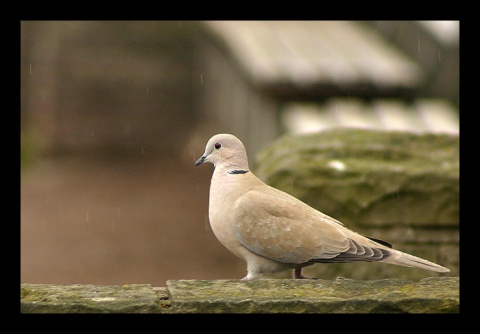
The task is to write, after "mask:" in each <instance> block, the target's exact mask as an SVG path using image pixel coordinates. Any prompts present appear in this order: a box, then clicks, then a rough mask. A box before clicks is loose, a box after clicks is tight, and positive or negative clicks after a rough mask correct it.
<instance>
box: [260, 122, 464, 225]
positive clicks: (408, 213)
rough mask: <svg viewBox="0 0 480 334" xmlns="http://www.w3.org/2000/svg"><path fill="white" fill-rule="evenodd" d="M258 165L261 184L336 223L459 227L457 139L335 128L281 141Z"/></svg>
mask: <svg viewBox="0 0 480 334" xmlns="http://www.w3.org/2000/svg"><path fill="white" fill-rule="evenodd" d="M256 162H257V163H256V166H255V172H256V174H257V176H258V177H260V178H261V179H263V180H264V181H265V182H267V183H268V184H270V185H273V186H275V187H277V188H280V189H282V190H284V191H287V192H289V193H291V194H292V195H294V196H295V197H298V198H300V199H302V200H303V201H305V202H307V203H308V204H310V205H312V206H313V207H316V208H321V209H322V210H323V211H324V212H325V213H327V212H328V214H329V215H333V216H335V217H336V218H337V219H339V220H341V221H348V222H352V223H353V222H354V223H355V224H377V225H378V224H386V223H388V224H402V225H406V224H419V225H432V224H433V225H455V224H458V221H459V137H458V136H451V135H436V134H423V135H417V134H412V133H408V132H391V131H390V132H386V131H371V130H353V129H338V130H331V131H324V132H320V133H316V134H312V135H302V136H300V135H299V136H284V137H281V138H280V139H278V140H276V141H274V142H272V144H270V145H268V146H267V147H265V148H264V149H263V150H262V151H261V152H260V153H259V154H258V155H257V159H256Z"/></svg>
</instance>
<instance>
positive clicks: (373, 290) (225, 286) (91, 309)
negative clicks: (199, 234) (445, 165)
mask: <svg viewBox="0 0 480 334" xmlns="http://www.w3.org/2000/svg"><path fill="white" fill-rule="evenodd" d="M166 285H167V286H166V288H163V287H160V288H156V287H152V286H151V285H149V284H132V285H123V286H94V285H65V286H62V285H50V284H28V283H23V284H22V285H21V312H22V313H458V312H459V300H460V298H459V278H458V277H430V278H426V279H423V280H421V281H418V282H414V281H407V280H396V279H383V280H368V281H359V280H351V279H336V280H334V281H327V280H292V279H264V280H256V281H247V282H244V281H240V280H215V281H203V280H169V281H167V284H166Z"/></svg>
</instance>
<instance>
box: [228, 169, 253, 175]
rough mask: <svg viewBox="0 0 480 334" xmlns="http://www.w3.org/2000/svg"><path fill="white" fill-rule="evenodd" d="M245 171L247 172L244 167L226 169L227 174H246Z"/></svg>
mask: <svg viewBox="0 0 480 334" xmlns="http://www.w3.org/2000/svg"><path fill="white" fill-rule="evenodd" d="M246 173H248V170H244V169H234V170H231V171H228V174H246Z"/></svg>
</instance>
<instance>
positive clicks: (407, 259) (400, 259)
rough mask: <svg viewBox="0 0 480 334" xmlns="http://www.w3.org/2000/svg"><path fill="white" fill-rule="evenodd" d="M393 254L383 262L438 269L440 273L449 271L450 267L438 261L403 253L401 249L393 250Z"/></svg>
mask: <svg viewBox="0 0 480 334" xmlns="http://www.w3.org/2000/svg"><path fill="white" fill-rule="evenodd" d="M390 252H391V253H392V254H391V256H389V257H387V258H385V259H383V260H382V261H381V262H384V263H391V264H396V265H399V266H406V267H415V268H420V269H424V270H430V271H436V272H439V273H447V272H449V271H450V269H448V268H445V267H442V266H440V265H438V264H436V263H433V262H430V261H427V260H424V259H421V258H419V257H417V256H413V255H410V254H407V253H403V252H400V251H395V252H392V251H391V250H390Z"/></svg>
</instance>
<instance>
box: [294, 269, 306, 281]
mask: <svg viewBox="0 0 480 334" xmlns="http://www.w3.org/2000/svg"><path fill="white" fill-rule="evenodd" d="M294 277H295V278H296V279H305V278H307V277H305V276H303V275H302V268H297V269H295V273H294Z"/></svg>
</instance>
